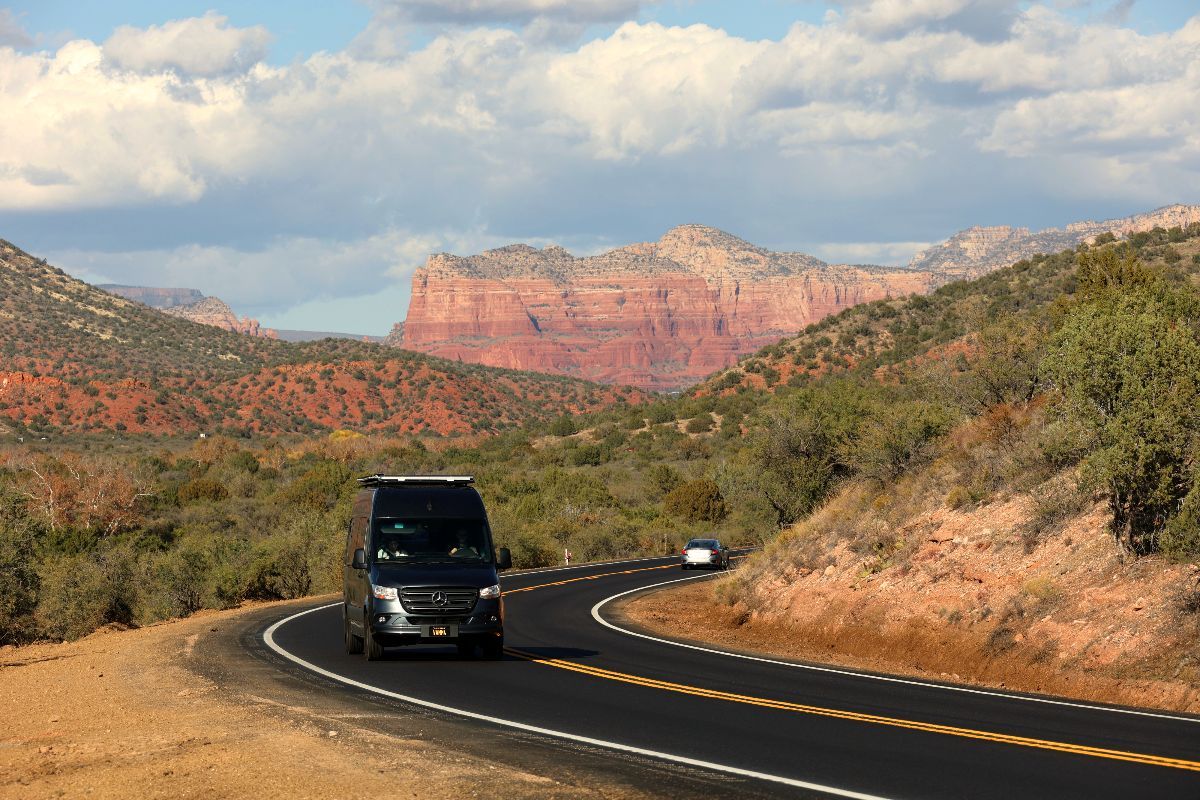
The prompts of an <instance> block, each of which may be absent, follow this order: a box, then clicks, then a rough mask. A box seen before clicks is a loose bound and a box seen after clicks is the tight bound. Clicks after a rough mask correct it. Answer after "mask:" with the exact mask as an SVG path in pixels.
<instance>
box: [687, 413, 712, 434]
mask: <svg viewBox="0 0 1200 800" xmlns="http://www.w3.org/2000/svg"><path fill="white" fill-rule="evenodd" d="M713 425H714V423H713V418H712V414H708V413H704V414H700V415H699V416H695V417H692V418H691V419H689V420H688V423H687V432H688V433H708V432H709V431H711V430H712V429H713Z"/></svg>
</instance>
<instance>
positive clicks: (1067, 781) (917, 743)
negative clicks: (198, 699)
mask: <svg viewBox="0 0 1200 800" xmlns="http://www.w3.org/2000/svg"><path fill="white" fill-rule="evenodd" d="M694 577H695V573H690V572H689V573H684V574H681V573H680V571H679V569H678V567H677V566H675V563H674V561H673V560H672V561H668V560H666V559H658V560H642V561H636V562H624V563H620V564H608V565H599V566H591V565H587V566H582V567H575V568H569V569H564V570H557V571H548V572H537V573H521V574H512V575H509V576H506V577H505V578H504V580H503V587H504V592H505V613H506V628H507V634H506V642H507V645H508V647H509V653H508V655H507V657H506V658H505V659H504V660H503V661H500V662H487V661H461V660H459V659H458V658H457V656H456V655H454V651H453V649H452V648H436V647H428V648H426V647H419V648H398V649H396V650H392V651H389V658H388V659H387V660H385V661H382V662H370V663H368V662H367V661H366V660H365V659H364V658H362V657H361V656H348V655H346V654H345V652H344V650H343V646H342V629H341V610H340V606H338V605H334V606H321V607H317V608H315V609H313V610H310V611H307V612H303V613H301V614H299V615H294V616H289V617H286V618H284V619H282V620H280V621H278V622H276V623H275V624H274V625H272V626H271V627H270V628H268V629H267V630H266V631H265V632H264V637H265V639H266V641H267V645H268V646H269V647H271V648H272V649H273V650H275V651H276V653H278V654H279V656H280V657H281V658H288V659H291V660H292V661H295V662H297V663H299V664H300V665H301V666H302V667H304V668H306V669H310V670H313V671H316V672H319V673H321V674H323V675H325V676H326V677H327V678H333V679H334V680H336V681H338V682H339V684H340V685H343V686H345V687H346V691H347V692H354V693H357V694H359V695H361V696H362V697H363V698H364V700H363V702H372V700H371V699H370V698H371V696H372V695H376V696H379V697H380V699H381V701H382V700H383V698H387V699H388V702H394V701H395V700H396V699H398V698H399V699H407V700H411V701H413V702H415V703H418V704H423V705H425V706H426V707H432V708H435V709H440V710H443V711H445V712H446V713H456V712H457V713H465V714H468V715H474V718H475V719H476V720H477V721H478V724H480V725H484V726H492V727H495V726H500V727H501V728H504V727H518V728H523V729H525V730H534V731H538V732H541V733H543V734H546V733H547V732H550V734H549V735H553V736H562V737H567V738H570V739H573V740H574V741H576V742H579V743H580V747H583V748H586V749H588V750H589V751H592V752H594V749H595V747H596V746H597V745H599V746H601V747H606V748H609V749H611V750H612V751H613V757H614V758H622V757H625V758H628V757H629V754H631V753H633V754H636V755H637V757H638V758H643V759H644V758H645V757H647V755H648V756H649V757H650V758H660V759H662V760H664V761H674V762H677V763H678V762H682V763H685V764H690V765H691V766H693V767H699V768H700V769H701V771H703V770H705V769H709V770H712V771H713V774H714V775H719V774H720V773H726V774H728V773H734V774H739V775H742V776H743V777H749V779H750V780H751V781H752V782H754V783H755V784H756V788H759V789H762V790H765V791H768V792H772V793H778V794H779V795H781V796H811V795H813V794H816V795H829V796H850V797H856V796H858V797H862V796H877V797H896V798H918V797H938V798H940V797H947V798H962V797H972V798H986V797H996V798H1013V797H1054V798H1069V797H1079V798H1099V797H1114V798H1115V797H1120V798H1129V797H1137V798H1148V797H1171V798H1200V717H1187V716H1179V715H1170V714H1156V713H1153V712H1147V713H1143V712H1136V711H1134V712H1130V711H1129V710H1118V709H1106V708H1102V707H1097V706H1090V705H1082V704H1075V703H1070V702H1062V703H1059V702H1042V701H1039V700H1031V699H1029V698H1022V697H1020V696H1017V695H1012V694H1004V693H997V692H978V691H971V690H964V689H963V688H961V687H960V688H958V689H956V688H953V687H947V686H940V685H933V684H928V683H923V682H918V681H896V680H888V679H881V678H880V676H869V675H863V674H858V673H853V672H850V671H845V670H836V669H833V670H822V669H811V668H806V667H804V666H802V665H795V664H789V663H781V662H773V661H769V660H752V659H746V658H736V657H731V656H730V655H727V654H721V653H717V652H708V651H704V650H699V649H694V648H686V647H680V646H678V645H675V644H671V643H667V642H663V641H656V640H653V639H651V638H645V637H639V636H635V635H630V634H629V633H627V632H623V631H622V630H619V629H616V628H613V627H609V626H607V625H604V624H602V622H601V621H600V619H597V617H599V618H602V619H604V618H607V619H608V620H610V621H613V615H612V613H611V604H609V605H608V606H604V607H601V608H600V609H596V606H597V604H600V603H603V601H605V600H606V599H608V598H611V597H613V596H614V595H618V594H621V593H625V592H631V591H637V590H639V589H641V588H644V587H647V586H651V585H654V584H659V583H661V582H664V581H672V580H680V579H693V578H694ZM594 611H595V614H594V613H593V612H594ZM617 627H618V628H620V627H623V626H621V624H620V623H619V622H618V623H617ZM679 633H680V636H681V637H686V636H687V635H688V631H686V630H682V631H680V632H679ZM364 690H365V691H366V693H364ZM722 785H723V784H721V783H720V782H714V793H715V794H722V793H728V791H726V792H722V790H721V786H722ZM724 785H725V786H728V783H726V784H724Z"/></svg>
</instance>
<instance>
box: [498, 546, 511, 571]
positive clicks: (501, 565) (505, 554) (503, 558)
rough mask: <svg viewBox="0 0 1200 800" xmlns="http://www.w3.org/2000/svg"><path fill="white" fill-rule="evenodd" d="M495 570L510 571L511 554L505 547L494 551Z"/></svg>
mask: <svg viewBox="0 0 1200 800" xmlns="http://www.w3.org/2000/svg"><path fill="white" fill-rule="evenodd" d="M496 569H512V553H510V552H509V550H508V548H507V547H501V548H500V549H499V550H497V551H496Z"/></svg>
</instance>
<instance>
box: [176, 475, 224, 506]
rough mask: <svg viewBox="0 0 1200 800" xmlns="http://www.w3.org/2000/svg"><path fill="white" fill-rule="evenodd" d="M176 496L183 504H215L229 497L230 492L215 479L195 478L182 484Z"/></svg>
mask: <svg viewBox="0 0 1200 800" xmlns="http://www.w3.org/2000/svg"><path fill="white" fill-rule="evenodd" d="M175 496H176V498H177V499H178V500H179V502H180V503H181V504H187V503H197V502H208V503H213V502H216V501H218V500H224V499H225V498H227V497H229V490H228V489H226V488H225V484H223V483H221V482H220V481H218V480H216V479H215V478H207V477H205V478H193V479H192V480H190V481H188V482H187V483H184V484H182V485H181V486H180V487H179V490H178V491H177V492H176V495H175Z"/></svg>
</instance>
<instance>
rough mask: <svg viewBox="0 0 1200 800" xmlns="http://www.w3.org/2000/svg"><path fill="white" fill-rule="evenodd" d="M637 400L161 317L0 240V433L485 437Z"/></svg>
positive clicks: (379, 350)
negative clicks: (340, 431)
mask: <svg viewBox="0 0 1200 800" xmlns="http://www.w3.org/2000/svg"><path fill="white" fill-rule="evenodd" d="M640 397H642V395H641V394H640V393H639V392H636V391H635V390H631V389H624V388H619V387H617V388H614V387H602V386H598V385H595V384H589V383H586V382H583V381H577V380H569V379H565V378H559V377H554V376H549V375H541V374H537V373H522V372H514V371H511V370H499V369H492V368H486V367H478V366H467V365H462V364H456V363H452V362H448V361H444V360H442V359H437V358H432V357H428V356H424V355H420V354H416V353H411V352H406V351H399V350H395V349H391V348H385V347H382V346H380V345H375V344H368V343H363V342H354V341H348V340H333V339H326V340H322V341H319V342H303V343H296V344H293V343H288V342H280V341H273V340H266V339H254V338H250V337H246V336H241V335H239V334H235V333H230V332H227V331H223V330H220V329H218V328H214V327H211V326H207V325H198V324H196V323H192V322H188V321H186V320H182V319H179V318H176V317H172V316H168V315H166V314H163V313H160V312H158V311H155V310H153V309H150V308H148V307H146V306H143V305H141V304H138V303H134V302H131V301H128V300H125V299H123V298H120V297H117V296H115V295H110V294H108V293H107V292H103V291H101V290H99V289H96V288H95V287H92V286H89V285H88V284H86V283H83V282H81V281H78V280H75V279H74V278H71V277H70V276H68V275H66V274H65V273H63V272H62V271H61V270H58V269H55V268H54V267H51V266H49V265H47V264H46V263H45V262H44V261H42V260H39V259H35V258H34V257H32V256H30V255H29V254H27V253H24V252H22V251H21V250H19V249H17V248H16V247H14V246H13V245H11V244H9V243H7V242H3V241H0V423H3V424H5V425H6V427H9V428H14V429H17V430H21V429H26V430H28V432H30V433H35V434H42V433H52V432H79V431H90V430H118V431H128V432H130V433H154V434H187V433H193V434H194V433H195V432H197V431H209V432H212V431H216V430H225V431H229V432H231V433H237V434H247V433H251V432H253V433H265V434H274V433H287V432H295V433H306V432H307V433H311V432H319V431H328V430H332V429H337V428H355V429H360V430H381V431H393V432H400V433H421V432H431V433H438V434H451V433H471V432H495V431H498V430H505V429H508V428H512V427H516V426H519V425H522V424H525V423H527V422H530V421H535V420H539V419H541V420H544V419H547V418H549V417H550V416H552V415H555V414H561V413H566V412H571V413H576V412H583V411H590V410H595V409H599V408H603V407H606V406H608V405H611V404H614V403H619V404H623V403H625V402H627V401H629V400H636V399H639V398H640Z"/></svg>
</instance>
